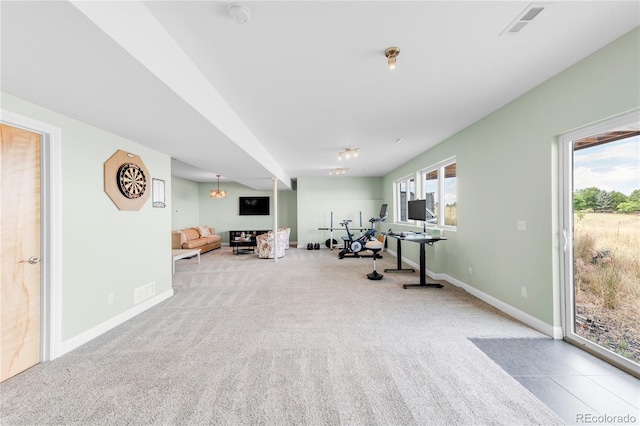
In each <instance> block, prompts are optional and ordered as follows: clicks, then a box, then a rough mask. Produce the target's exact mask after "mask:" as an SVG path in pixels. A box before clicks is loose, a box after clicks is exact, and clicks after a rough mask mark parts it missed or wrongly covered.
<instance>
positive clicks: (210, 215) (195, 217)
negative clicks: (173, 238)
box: [172, 176, 297, 243]
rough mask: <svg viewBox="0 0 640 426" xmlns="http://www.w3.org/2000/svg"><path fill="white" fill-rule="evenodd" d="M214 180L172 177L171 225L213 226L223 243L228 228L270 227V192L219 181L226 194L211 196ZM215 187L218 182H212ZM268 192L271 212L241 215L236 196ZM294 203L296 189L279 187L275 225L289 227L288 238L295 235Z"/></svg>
mask: <svg viewBox="0 0 640 426" xmlns="http://www.w3.org/2000/svg"><path fill="white" fill-rule="evenodd" d="M214 185H217V184H215V183H197V182H192V181H190V180H186V179H181V178H179V177H175V176H174V177H172V186H173V188H174V189H173V193H172V197H174V203H173V217H172V223H173V229H182V228H191V227H194V226H198V225H207V226H212V227H214V228H215V230H216V234H217V235H220V236H221V237H222V242H223V243H228V242H229V231H231V230H240V231H242V230H246V231H249V230H262V229H273V213H274V204H273V192H272V191H256V190H254V189H251V188H248V187H246V186H244V185H241V184H238V183H235V182H222V183H220V189H223V190H226V191H227V198H211V197H209V191H210V190H211V189H212V188H214ZM215 188H217V186H215ZM255 196H267V197H271V199H270V208H271V214H269V215H268V216H240V215H239V214H238V205H239V204H238V201H239V200H238V199H239V197H255ZM296 216H297V206H296V197H295V191H278V227H280V228H285V227H288V228H291V233H290V234H289V241H291V242H295V241H296V239H297V223H296Z"/></svg>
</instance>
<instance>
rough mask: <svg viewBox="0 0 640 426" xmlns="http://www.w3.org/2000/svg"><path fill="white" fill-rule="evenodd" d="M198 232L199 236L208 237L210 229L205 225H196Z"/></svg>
mask: <svg viewBox="0 0 640 426" xmlns="http://www.w3.org/2000/svg"><path fill="white" fill-rule="evenodd" d="M198 233H199V234H200V236H201V237H210V236H211V231H210V230H209V228H207V227H206V226H198Z"/></svg>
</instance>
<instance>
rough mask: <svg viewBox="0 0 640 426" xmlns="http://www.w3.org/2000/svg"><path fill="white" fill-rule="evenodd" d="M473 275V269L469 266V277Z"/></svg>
mask: <svg viewBox="0 0 640 426" xmlns="http://www.w3.org/2000/svg"><path fill="white" fill-rule="evenodd" d="M471 274H473V268H472V267H471V266H469V275H471Z"/></svg>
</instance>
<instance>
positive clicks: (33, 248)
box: [0, 124, 40, 381]
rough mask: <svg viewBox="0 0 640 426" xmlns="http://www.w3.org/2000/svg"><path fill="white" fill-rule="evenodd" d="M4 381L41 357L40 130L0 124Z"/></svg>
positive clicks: (0, 342)
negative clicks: (34, 130)
mask: <svg viewBox="0 0 640 426" xmlns="http://www.w3.org/2000/svg"><path fill="white" fill-rule="evenodd" d="M0 129H1V137H0V138H1V145H2V149H1V151H0V213H1V215H0V248H1V250H0V252H1V254H0V257H1V261H0V277H1V279H2V282H1V285H0V320H1V321H2V324H1V330H2V335H1V336H0V357H1V362H0V364H1V369H0V381H4V380H6V379H7V378H9V377H12V376H14V375H16V374H18V373H20V372H21V371H24V370H26V369H27V368H29V367H31V366H33V365H35V364H37V363H39V362H40V263H39V262H40V135H39V134H37V133H32V132H29V131H26V130H22V129H18V128H15V127H11V126H8V125H4V124H0Z"/></svg>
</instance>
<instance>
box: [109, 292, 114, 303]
mask: <svg viewBox="0 0 640 426" xmlns="http://www.w3.org/2000/svg"><path fill="white" fill-rule="evenodd" d="M112 303H113V293H109V304H112Z"/></svg>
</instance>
